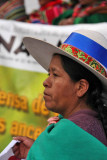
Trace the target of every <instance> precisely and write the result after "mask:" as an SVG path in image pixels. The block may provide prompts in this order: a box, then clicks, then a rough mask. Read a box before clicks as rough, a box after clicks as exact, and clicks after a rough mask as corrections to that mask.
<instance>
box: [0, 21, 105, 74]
mask: <svg viewBox="0 0 107 160" xmlns="http://www.w3.org/2000/svg"><path fill="white" fill-rule="evenodd" d="M78 29H90V30H95V31H99V32H101V33H102V34H103V35H105V36H106V37H107V23H98V24H79V25H72V26H52V25H51V26H50V25H43V24H42V25H41V24H28V23H23V22H16V21H7V20H0V42H1V44H0V65H3V66H8V67H12V68H17V69H22V70H29V71H37V72H45V70H44V69H43V68H42V67H41V66H40V65H39V64H38V63H37V62H36V61H35V60H34V59H33V58H32V56H30V55H29V53H28V52H27V51H26V50H25V47H24V45H23V43H22V40H23V37H25V36H27V37H34V38H38V39H41V40H44V41H47V42H49V43H51V44H53V45H56V46H59V45H60V44H61V43H62V42H63V41H64V40H65V39H66V38H67V37H68V35H69V34H70V33H71V32H72V31H74V30H78Z"/></svg>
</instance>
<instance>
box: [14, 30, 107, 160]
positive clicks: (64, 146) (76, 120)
mask: <svg viewBox="0 0 107 160" xmlns="http://www.w3.org/2000/svg"><path fill="white" fill-rule="evenodd" d="M23 42H24V44H25V46H26V49H27V50H28V51H29V53H30V54H31V55H32V56H33V57H34V58H35V60H36V61H38V63H39V64H41V66H42V67H44V69H46V70H47V71H48V78H47V79H46V80H45V81H44V82H43V85H44V100H45V105H46V107H47V109H49V110H51V111H53V112H56V113H58V114H59V116H58V117H54V118H51V119H50V120H49V125H48V126H47V128H46V129H45V131H44V132H42V134H41V135H40V136H39V137H38V138H37V139H36V141H35V142H34V141H33V140H32V139H30V138H27V137H15V138H14V139H15V140H19V141H20V143H18V144H17V145H15V146H14V148H13V152H14V154H15V156H16V157H18V158H26V157H27V160H70V159H71V160H107V39H106V38H105V37H104V36H103V35H102V34H100V33H99V32H96V31H91V30H77V31H74V32H72V33H71V34H70V36H69V37H68V38H67V39H66V40H65V42H64V43H63V44H62V45H61V46H60V48H58V47H55V46H53V45H51V44H49V43H47V42H44V41H41V40H38V39H34V38H30V37H25V38H24V41H23Z"/></svg>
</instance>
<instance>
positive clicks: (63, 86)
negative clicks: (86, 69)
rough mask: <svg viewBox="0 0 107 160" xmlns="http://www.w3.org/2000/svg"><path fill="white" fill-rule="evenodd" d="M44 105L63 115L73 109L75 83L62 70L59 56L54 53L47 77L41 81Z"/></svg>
mask: <svg viewBox="0 0 107 160" xmlns="http://www.w3.org/2000/svg"><path fill="white" fill-rule="evenodd" d="M43 85H44V87H45V90H44V100H45V105H46V107H47V108H48V109H49V110H51V111H54V112H57V113H60V114H62V115H63V116H65V115H67V114H68V113H70V112H72V110H74V108H73V107H74V106H75V105H74V104H75V102H76V96H75V95H76V83H75V82H73V81H72V80H71V79H70V77H69V75H68V74H67V73H66V72H65V71H64V69H63V67H62V64H61V58H60V56H59V55H54V56H53V58H52V60H51V63H50V66H49V77H48V78H47V79H46V80H45V81H44V83H43Z"/></svg>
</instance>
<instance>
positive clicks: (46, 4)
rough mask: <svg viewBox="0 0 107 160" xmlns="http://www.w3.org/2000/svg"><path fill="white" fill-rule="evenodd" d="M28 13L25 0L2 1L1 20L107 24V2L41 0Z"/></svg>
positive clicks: (58, 23)
mask: <svg viewBox="0 0 107 160" xmlns="http://www.w3.org/2000/svg"><path fill="white" fill-rule="evenodd" d="M39 4H40V7H39V9H38V10H34V11H32V12H31V13H29V14H28V13H26V8H25V4H24V0H0V19H8V20H16V21H22V22H26V23H40V24H49V25H72V24H80V23H100V22H107V0H69V1H66V0H39Z"/></svg>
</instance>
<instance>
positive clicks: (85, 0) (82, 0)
mask: <svg viewBox="0 0 107 160" xmlns="http://www.w3.org/2000/svg"><path fill="white" fill-rule="evenodd" d="M96 1H97V0H79V2H80V4H82V5H91V4H93V3H95V2H96Z"/></svg>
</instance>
